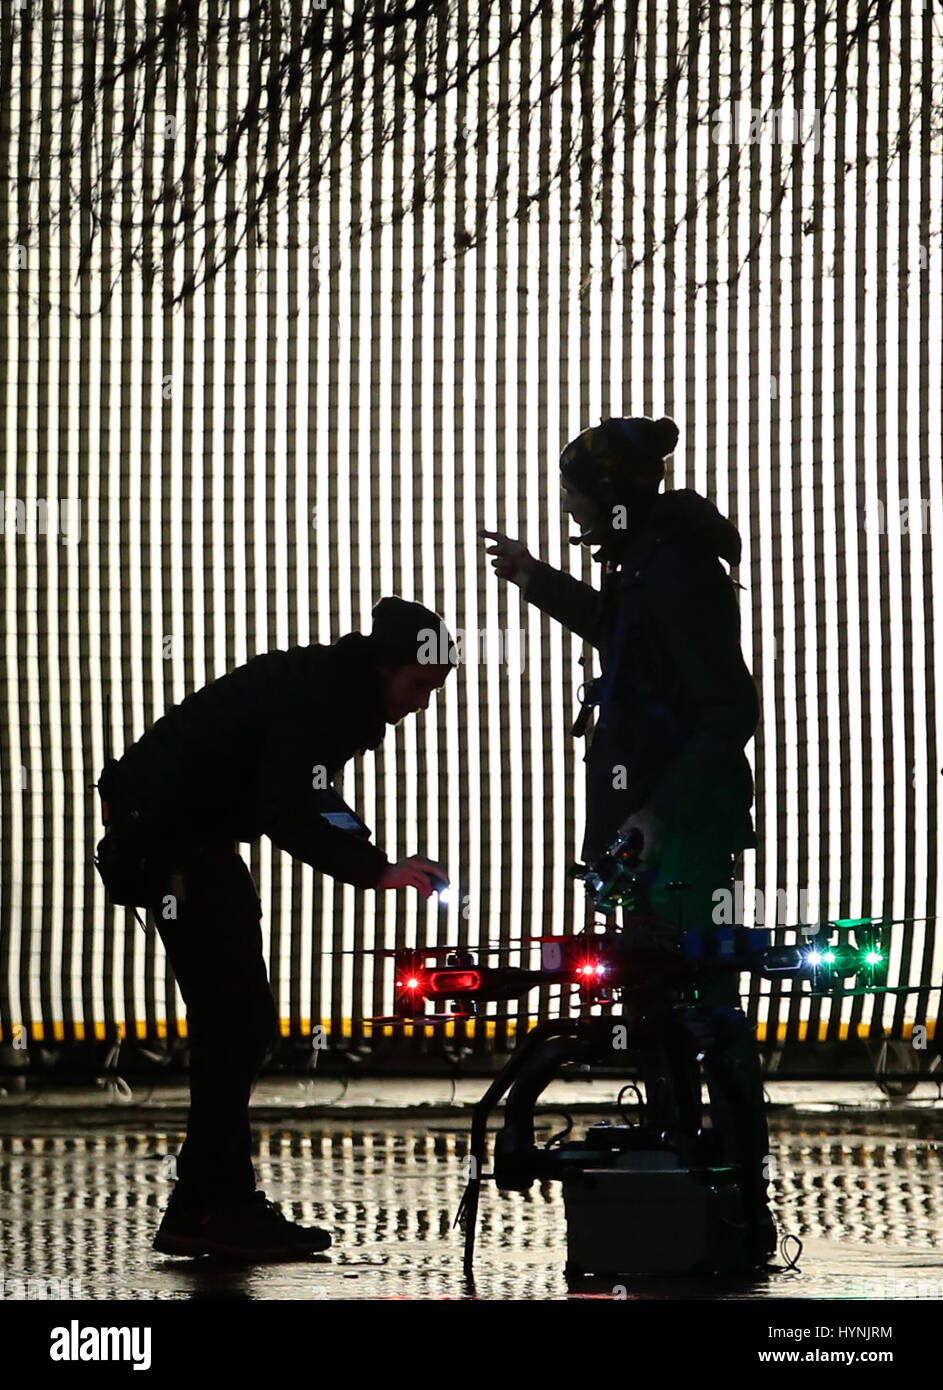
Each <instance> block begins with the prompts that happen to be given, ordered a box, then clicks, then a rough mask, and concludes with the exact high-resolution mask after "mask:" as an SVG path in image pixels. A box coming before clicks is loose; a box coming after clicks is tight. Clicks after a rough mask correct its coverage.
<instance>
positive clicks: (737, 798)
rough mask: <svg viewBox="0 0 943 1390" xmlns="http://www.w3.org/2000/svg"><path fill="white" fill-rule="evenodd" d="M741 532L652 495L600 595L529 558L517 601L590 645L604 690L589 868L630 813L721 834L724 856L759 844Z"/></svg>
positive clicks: (680, 494) (682, 495)
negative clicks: (739, 589)
mask: <svg viewBox="0 0 943 1390" xmlns="http://www.w3.org/2000/svg"><path fill="white" fill-rule="evenodd" d="M740 551H741V545H740V536H739V534H738V532H737V530H736V527H734V526H733V525H732V523H731V522H730V521H728V520H727V519H726V518H725V517H723V516H721V514H720V513H719V512H718V510H717V508H716V507H715V506H714V505H713V503H712V502H710V501H708V500H707V498H705V497H701V496H700V495H699V494H698V493H696V492H694V491H691V490H689V489H683V490H680V491H676V492H666V493H661V494H659V496H658V497H657V498H656V500H655V503H654V505H653V506H652V509H651V512H650V513H649V515H648V517H647V518H646V520H645V522H644V525H643V528H642V529H641V530H640V531H639V532H638V533H637V534H636V535H633V536H632V537H631V538H630V539H627V540H626V541H625V543H624V545H623V546H622V547H621V550H620V552H619V556H618V561H617V567H615V568H613V567H611V566H610V568H609V569H608V572H607V573H606V574H605V575H604V578H603V586H602V589H601V590H597V589H595V588H593V587H592V586H591V585H589V584H584V583H582V582H581V581H580V580H578V579H574V578H573V577H572V575H568V574H565V573H563V572H562V571H560V570H556V569H553V568H552V567H551V566H550V565H547V564H543V563H538V565H537V568H536V570H535V571H534V572H533V573H532V575H531V577H530V580H529V581H528V583H527V586H526V588H525V589H524V591H523V592H524V597H525V598H526V599H527V600H528V601H529V602H531V603H534V604H536V605H537V607H538V608H541V609H542V610H543V611H544V612H545V613H547V614H549V615H550V616H551V617H553V618H557V619H559V621H560V622H562V623H564V625H565V626H566V627H568V628H570V629H571V630H572V631H573V632H575V633H577V634H579V636H581V637H583V638H585V639H586V640H587V641H589V642H591V643H592V644H593V646H595V647H596V648H597V649H598V651H599V653H600V659H601V665H602V675H601V677H600V678H599V679H598V680H597V681H596V682H594V683H593V686H592V689H591V690H590V691H589V692H588V694H589V695H590V696H591V697H592V696H599V695H600V694H603V693H604V692H605V689H606V686H607V684H608V685H609V687H610V690H611V694H610V698H609V701H608V706H607V707H606V708H604V709H603V708H600V709H599V711H598V713H597V719H596V725H595V728H594V729H593V730H592V737H591V741H590V743H589V747H588V749H587V752H586V755H585V761H586V765H587V824H586V835H585V838H584V842H583V851H582V852H583V857H584V859H586V860H592V859H594V858H596V857H597V856H598V854H600V853H601V852H602V851H603V850H604V849H605V848H606V847H607V846H608V845H609V844H611V842H612V840H613V839H614V838H615V836H616V835H617V833H618V831H619V829H620V827H621V826H622V824H623V823H624V822H625V820H626V819H627V818H628V817H629V816H630V815H632V813H633V812H635V811H638V810H641V809H642V808H646V809H648V810H651V811H653V812H654V813H655V814H656V815H657V816H658V817H659V818H660V819H661V820H662V821H663V822H664V823H665V825H666V828H667V830H668V832H669V833H674V832H678V833H684V834H692V833H697V831H698V830H699V829H703V828H706V827H710V828H711V829H712V830H716V829H717V828H718V827H722V828H723V829H724V831H725V832H726V838H727V843H728V844H729V848H730V851H731V853H733V852H735V851H737V850H739V849H742V848H745V847H747V846H751V845H755V843H756V840H755V836H754V833H753V822H752V820H751V817H750V807H751V805H752V802H753V778H752V774H751V771H750V765H749V762H748V761H747V757H746V754H745V753H744V747H745V745H746V744H747V743H748V742H749V740H750V739H751V738H752V736H753V734H754V732H755V730H756V727H757V723H758V720H759V700H758V696H757V690H756V685H755V684H754V681H753V678H752V676H751V675H750V673H749V671H748V670H747V668H746V665H745V664H744V660H743V654H742V652H741V649H740V616H739V609H738V605H737V598H736V594H735V591H734V586H733V583H732V581H731V579H730V576H729V575H728V574H727V572H726V570H725V569H724V568H723V566H722V565H721V564H720V561H719V559H718V557H722V558H723V559H725V560H727V561H728V563H729V564H731V565H736V564H738V563H739V561H740Z"/></svg>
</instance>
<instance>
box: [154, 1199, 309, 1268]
mask: <svg viewBox="0 0 943 1390" xmlns="http://www.w3.org/2000/svg"><path fill="white" fill-rule="evenodd" d="M330 1244H331V1237H330V1235H329V1234H328V1232H327V1231H322V1230H319V1229H318V1228H317V1227H316V1226H298V1225H296V1224H295V1223H294V1222H292V1221H289V1220H288V1218H287V1217H286V1216H284V1215H283V1214H282V1213H281V1212H280V1211H279V1210H278V1208H277V1207H276V1206H275V1205H274V1203H273V1202H270V1201H268V1199H267V1198H266V1196H265V1194H264V1192H254V1193H253V1194H252V1196H251V1197H246V1198H243V1199H242V1201H239V1202H231V1203H227V1204H223V1205H219V1206H211V1207H210V1206H204V1207H203V1208H200V1207H199V1206H189V1205H186V1204H184V1203H183V1202H182V1201H177V1202H175V1201H174V1200H173V1198H171V1201H170V1203H169V1204H168V1207H167V1210H166V1212H165V1213H164V1218H163V1220H162V1221H161V1223H160V1227H159V1229H158V1231H157V1235H156V1236H155V1238H154V1249H155V1250H159V1251H161V1253H162V1254H165V1255H220V1256H223V1257H224V1258H227V1259H236V1260H260V1261H261V1260H264V1261H269V1260H272V1261H275V1260H302V1259H305V1258H306V1257H307V1256H308V1255H310V1254H313V1253H315V1252H316V1251H319V1250H326V1249H327V1248H328V1246H329V1245H330Z"/></svg>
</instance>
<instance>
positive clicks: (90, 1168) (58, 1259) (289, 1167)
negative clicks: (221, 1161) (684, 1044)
mask: <svg viewBox="0 0 943 1390" xmlns="http://www.w3.org/2000/svg"><path fill="white" fill-rule="evenodd" d="M484 1084H485V1083H484V1082H482V1081H475V1080H472V1079H467V1078H465V1079H462V1080H461V1081H460V1082H457V1083H455V1085H454V1086H453V1085H452V1083H449V1082H441V1081H440V1082H435V1081H433V1082H418V1083H415V1082H383V1083H377V1082H369V1081H366V1080H361V1081H358V1082H357V1084H356V1086H354V1087H348V1088H347V1089H346V1090H344V1088H343V1087H341V1086H338V1085H337V1084H336V1083H332V1082H331V1081H330V1080H328V1079H326V1078H325V1079H321V1078H319V1079H318V1080H317V1081H316V1082H292V1081H285V1080H281V1081H278V1082H271V1081H267V1082H265V1083H264V1084H263V1085H262V1086H261V1087H259V1088H258V1089H257V1092H256V1095H255V1100H254V1106H253V1118H254V1122H255V1133H256V1137H257V1143H258V1157H257V1160H256V1169H257V1173H258V1178H259V1184H260V1186H261V1187H262V1188H263V1189H264V1190H265V1192H266V1194H267V1195H268V1196H269V1197H271V1198H272V1199H274V1200H275V1201H277V1202H278V1203H279V1204H280V1206H281V1207H282V1209H283V1210H284V1211H285V1212H286V1214H287V1215H289V1216H291V1217H292V1218H293V1219H295V1220H298V1221H300V1222H302V1223H304V1224H314V1225H319V1226H325V1227H327V1228H328V1229H329V1230H330V1231H331V1232H332V1234H333V1236H334V1246H333V1248H332V1250H331V1251H330V1252H329V1253H328V1255H326V1256H320V1257H313V1258H311V1259H310V1260H308V1261H306V1262H304V1263H298V1264H278V1265H262V1266H256V1267H242V1266H231V1265H227V1264H222V1263H216V1262H213V1261H210V1260H207V1259H201V1260H196V1261H194V1260H187V1259H175V1258H168V1257H166V1256H163V1255H160V1254H158V1253H157V1252H155V1251H154V1250H153V1249H152V1248H151V1242H152V1240H153V1236H154V1232H155V1230H156V1228H157V1225H158V1222H159V1220H160V1215H161V1212H162V1210H163V1207H164V1205H165V1204H166V1201H167V1199H168V1197H169V1195H170V1192H171V1189H172V1157H171V1156H172V1155H173V1154H174V1153H175V1152H176V1149H177V1148H178V1146H179V1143H180V1142H181V1139H182V1137H183V1126H184V1115H185V1110H184V1109H182V1108H181V1106H182V1104H185V1092H184V1091H182V1090H181V1089H180V1088H179V1087H177V1088H169V1089H168V1088H162V1089H161V1090H155V1091H150V1092H147V1091H138V1092H133V1093H132V1095H131V1096H130V1097H127V1096H119V1095H118V1094H117V1093H111V1094H110V1096H105V1095H103V1094H102V1092H101V1090H99V1091H97V1092H94V1093H93V1092H90V1091H83V1092H70V1093H66V1092H62V1093H53V1092H50V1091H45V1092H39V1093H35V1094H32V1093H30V1094H22V1095H15V1094H14V1095H7V1096H5V1097H3V1098H2V1099H0V1231H2V1265H0V1276H2V1278H3V1287H2V1289H0V1296H2V1297H3V1298H17V1297H19V1298H22V1297H31V1296H38V1295H35V1294H33V1295H31V1294H30V1292H29V1288H28V1281H29V1280H33V1281H38V1280H43V1281H50V1280H59V1281H65V1282H63V1283H62V1284H49V1285H48V1289H47V1291H51V1292H58V1293H60V1294H62V1295H64V1296H69V1295H71V1296H77V1297H80V1298H83V1299H91V1300H112V1299H121V1300H125V1299H143V1300H192V1299H195V1298H196V1299H202V1298H209V1299H214V1300H215V1299H249V1300H310V1299H326V1300H332V1299H345V1300H351V1299H353V1300H400V1299H407V1300H425V1299H434V1300H441V1299H445V1300H463V1299H469V1298H477V1299H483V1300H565V1299H582V1298H587V1297H591V1298H614V1297H615V1298H622V1297H629V1298H638V1297H641V1298H645V1299H658V1300H665V1299H678V1298H683V1299H720V1300H744V1299H746V1300H758V1299H769V1298H776V1299H783V1298H785V1299H817V1300H849V1299H854V1300H872V1301H873V1300H907V1301H914V1300H936V1299H940V1298H941V1297H943V1173H941V1165H940V1155H941V1153H943V1103H941V1102H940V1101H939V1099H938V1091H937V1088H936V1086H932V1085H924V1086H922V1087H921V1088H919V1089H918V1091H916V1092H915V1093H914V1094H913V1095H912V1096H911V1097H908V1098H907V1099H906V1100H899V1101H894V1102H890V1101H887V1100H885V1099H884V1098H883V1097H881V1095H880V1093H879V1092H878V1091H877V1089H876V1088H875V1087H874V1086H873V1085H869V1084H864V1083H853V1084H849V1083H833V1084H832V1085H821V1084H818V1083H817V1084H813V1085H810V1084H808V1083H787V1082H780V1083H771V1084H770V1086H769V1096H770V1101H771V1108H770V1128H771V1137H772V1144H771V1152H772V1157H773V1160H774V1170H773V1171H774V1177H773V1206H774V1212H775V1215H776V1218H777V1221H778V1222H779V1224H780V1228H781V1231H783V1232H790V1233H792V1234H794V1235H796V1236H798V1237H799V1239H800V1240H801V1242H802V1253H801V1256H800V1257H799V1260H798V1265H797V1267H796V1268H795V1269H791V1270H786V1269H783V1270H782V1271H781V1272H777V1273H771V1274H768V1275H765V1276H763V1277H762V1278H760V1279H758V1280H755V1281H752V1282H747V1281H744V1280H734V1279H721V1278H714V1279H709V1280H690V1279H688V1280H685V1279H676V1278H674V1279H665V1278H662V1279H628V1278H623V1279H621V1280H620V1283H619V1284H618V1285H615V1284H614V1283H613V1281H612V1280H611V1279H609V1280H606V1281H599V1280H597V1281H594V1282H592V1283H585V1282H582V1283H578V1284H577V1283H570V1284H568V1281H567V1278H566V1276H565V1274H564V1265H565V1262H566V1227H565V1219H564V1207H563V1197H562V1192H561V1188H560V1185H559V1184H558V1183H549V1184H544V1185H540V1186H538V1185H536V1184H535V1186H534V1187H533V1188H532V1190H531V1192H530V1193H529V1194H517V1193H508V1194H501V1193H499V1192H498V1191H497V1190H496V1189H495V1188H494V1187H493V1185H491V1184H487V1185H486V1187H485V1190H484V1192H483V1195H482V1203H481V1212H480V1219H479V1232H478V1248H477V1257H476V1270H477V1272H476V1279H475V1283H474V1286H471V1285H470V1284H469V1283H468V1282H467V1281H466V1280H465V1279H464V1278H463V1275H462V1269H461V1260H462V1238H461V1235H460V1232H459V1231H458V1230H456V1229H453V1225H452V1223H453V1220H454V1217H455V1213H456V1209H457V1207H458V1203H459V1199H460V1197H461V1195H462V1192H463V1189H464V1186H465V1177H466V1164H467V1155H468V1127H469V1123H470V1114H469V1106H470V1104H471V1102H473V1101H474V1100H475V1099H477V1098H478V1097H479V1096H480V1094H481V1092H482V1090H483V1089H484ZM466 1093H467V1094H466ZM108 1100H110V1102H111V1103H107V1101H108ZM610 1100H611V1086H606V1085H602V1084H599V1083H593V1082H589V1081H586V1080H580V1081H577V1082H575V1083H572V1084H562V1083H560V1084H558V1085H557V1086H555V1087H554V1088H551V1089H550V1090H549V1091H548V1092H547V1093H546V1101H547V1113H546V1114H544V1115H542V1116H541V1118H540V1130H539V1133H538V1139H539V1138H540V1137H543V1138H547V1137H549V1136H550V1135H551V1134H552V1133H554V1132H556V1131H559V1129H560V1128H561V1119H560V1114H559V1110H560V1108H561V1107H562V1108H564V1109H567V1110H568V1111H569V1112H570V1113H571V1114H574V1115H575V1116H577V1117H578V1118H577V1124H576V1129H577V1131H578V1132H582V1130H583V1128H584V1126H585V1125H586V1124H587V1123H589V1121H590V1120H591V1119H592V1118H593V1111H594V1109H595V1111H596V1113H597V1114H599V1115H605V1116H606V1117H607V1118H617V1116H614V1115H613V1112H612V1111H611V1110H604V1109H602V1107H603V1106H605V1105H606V1104H607V1103H608V1102H609V1101H610ZM371 1103H372V1104H371ZM554 1106H555V1107H557V1109H556V1113H551V1111H552V1107H554ZM371 1109H372V1110H374V1111H376V1112H378V1113H375V1114H371V1113H369V1112H370V1111H371ZM379 1112H382V1113H379ZM787 1253H788V1252H787ZM780 1263H782V1261H780ZM39 1287H40V1286H38V1285H37V1288H39Z"/></svg>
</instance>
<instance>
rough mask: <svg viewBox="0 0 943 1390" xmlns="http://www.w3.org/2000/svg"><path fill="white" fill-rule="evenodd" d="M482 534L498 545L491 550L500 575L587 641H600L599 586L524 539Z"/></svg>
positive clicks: (593, 642) (496, 532)
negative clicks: (541, 556)
mask: <svg viewBox="0 0 943 1390" xmlns="http://www.w3.org/2000/svg"><path fill="white" fill-rule="evenodd" d="M479 535H481V536H484V537H487V538H488V539H489V540H492V541H493V542H494V549H493V550H489V551H488V552H487V554H489V555H491V556H493V557H494V559H493V560H492V564H493V565H494V569H495V573H496V574H497V576H498V578H499V579H509V580H510V581H511V583H512V584H516V585H517V586H518V588H519V589H520V590H521V593H522V594H523V595H524V597H525V598H526V599H527V601H528V603H533V604H534V605H535V606H536V607H537V608H539V609H541V611H542V612H544V613H546V614H547V616H548V617H549V618H555V619H556V620H557V622H560V623H562V624H563V626H564V627H566V628H569V630H570V631H571V632H575V633H576V634H577V636H578V637H582V638H583V640H584V641H586V642H591V643H592V644H593V645H594V646H596V645H598V643H597V642H596V628H597V624H598V619H599V604H600V592H599V590H598V589H594V588H593V586H592V585H591V584H585V583H584V582H583V581H582V580H581V579H574V577H573V575H572V574H567V573H566V572H565V571H564V570H558V569H554V567H553V566H552V565H548V564H547V563H546V562H545V561H544V560H538V559H536V558H535V557H534V556H533V555H531V554H530V552H529V551H528V550H527V549H526V548H525V547H524V546H523V545H522V544H521V542H520V541H512V540H510V539H509V537H507V536H504V535H502V534H501V532H500V531H481V532H479Z"/></svg>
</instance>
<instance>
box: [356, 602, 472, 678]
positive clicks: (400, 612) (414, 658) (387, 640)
mask: <svg viewBox="0 0 943 1390" xmlns="http://www.w3.org/2000/svg"><path fill="white" fill-rule="evenodd" d="M371 616H372V618H373V629H372V631H371V633H370V636H371V638H372V639H373V645H374V647H375V649H376V653H377V657H378V660H379V662H380V663H381V664H386V665H389V666H412V665H418V666H448V667H452V666H457V665H458V652H457V649H456V646H455V643H454V642H453V641H452V638H451V635H450V634H449V630H448V628H447V627H446V626H445V623H444V622H443V621H442V619H441V618H440V617H439V615H438V613H434V612H433V611H432V609H431V608H424V607H423V606H422V604H421V603H409V602H408V601H407V600H406V599H402V598H398V597H396V596H395V595H393V596H391V597H389V598H381V599H380V601H379V603H377V605H376V606H375V608H374V609H373V613H372V615H371Z"/></svg>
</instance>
